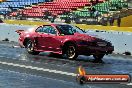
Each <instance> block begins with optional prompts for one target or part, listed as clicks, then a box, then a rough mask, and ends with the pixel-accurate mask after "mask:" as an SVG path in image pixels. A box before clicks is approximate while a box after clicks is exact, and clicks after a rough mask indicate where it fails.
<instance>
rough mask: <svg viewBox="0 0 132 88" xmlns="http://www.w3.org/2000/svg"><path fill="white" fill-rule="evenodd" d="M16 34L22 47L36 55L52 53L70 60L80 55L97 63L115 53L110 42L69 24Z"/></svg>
mask: <svg viewBox="0 0 132 88" xmlns="http://www.w3.org/2000/svg"><path fill="white" fill-rule="evenodd" d="M16 32H17V33H19V35H20V37H19V44H20V46H21V47H24V48H26V50H27V52H28V53H29V54H34V55H37V54H39V53H40V52H52V53H53V54H61V55H62V56H63V57H65V58H68V59H76V58H77V57H78V55H87V56H90V55H93V57H94V58H95V61H101V60H102V58H103V56H104V55H105V54H111V53H112V52H113V51H114V47H113V46H112V44H111V43H110V42H108V41H106V40H102V39H99V38H96V37H93V36H90V35H88V34H86V33H85V32H84V31H83V30H81V29H80V28H78V27H75V26H72V25H69V24H50V25H43V26H39V27H35V28H31V29H29V30H27V31H23V30H17V31H16Z"/></svg>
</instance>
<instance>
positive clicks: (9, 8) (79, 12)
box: [0, 0, 128, 23]
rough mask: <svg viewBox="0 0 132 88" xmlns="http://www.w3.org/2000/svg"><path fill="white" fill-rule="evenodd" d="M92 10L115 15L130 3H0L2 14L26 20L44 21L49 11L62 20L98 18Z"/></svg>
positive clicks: (123, 0) (10, 0)
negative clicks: (36, 19)
mask: <svg viewBox="0 0 132 88" xmlns="http://www.w3.org/2000/svg"><path fill="white" fill-rule="evenodd" d="M96 1H98V3H97V2H96ZM91 8H94V9H95V11H98V15H99V16H102V15H103V14H111V13H114V15H115V14H116V12H117V11H121V10H122V9H124V8H125V9H127V8H128V3H127V2H126V0H92V2H91V0H6V1H4V2H1V3H0V13H1V14H3V15H9V16H11V17H13V16H14V17H17V16H18V15H19V16H20V15H21V17H26V18H40V19H42V18H43V16H44V15H45V12H46V11H48V12H49V13H51V14H50V15H51V16H52V15H56V16H57V17H59V18H60V19H67V18H69V17H70V19H71V18H72V17H73V18H75V19H73V20H76V21H80V19H85V20H87V19H88V18H91V17H92V18H94V17H96V14H94V13H95V12H92V11H91ZM91 12H92V15H91ZM65 13H67V14H65ZM68 20H69V19H68ZM92 21H93V20H92ZM97 21H98V20H97ZM76 23H77V22H76ZM81 23H83V22H81ZM87 23H88V22H87ZM94 23H95V22H94Z"/></svg>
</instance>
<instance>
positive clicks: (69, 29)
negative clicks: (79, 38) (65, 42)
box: [57, 25, 84, 35]
mask: <svg viewBox="0 0 132 88" xmlns="http://www.w3.org/2000/svg"><path fill="white" fill-rule="evenodd" d="M57 28H58V30H59V31H60V33H61V34H63V35H73V34H74V33H84V31H83V30H81V29H80V28H78V27H75V26H72V25H57Z"/></svg>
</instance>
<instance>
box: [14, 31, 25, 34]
mask: <svg viewBox="0 0 132 88" xmlns="http://www.w3.org/2000/svg"><path fill="white" fill-rule="evenodd" d="M23 31H24V30H16V31H15V32H16V33H18V34H19V35H20V34H21V33H22V32H23Z"/></svg>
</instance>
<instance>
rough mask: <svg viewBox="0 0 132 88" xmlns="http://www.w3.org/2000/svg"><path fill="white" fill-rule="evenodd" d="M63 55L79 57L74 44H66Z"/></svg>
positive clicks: (72, 58) (72, 57)
mask: <svg viewBox="0 0 132 88" xmlns="http://www.w3.org/2000/svg"><path fill="white" fill-rule="evenodd" d="M62 56H63V57H64V58H67V59H70V60H75V59H76V58H77V57H78V54H77V51H76V47H75V46H74V45H73V44H68V45H66V46H65V50H64V52H63V55H62Z"/></svg>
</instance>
